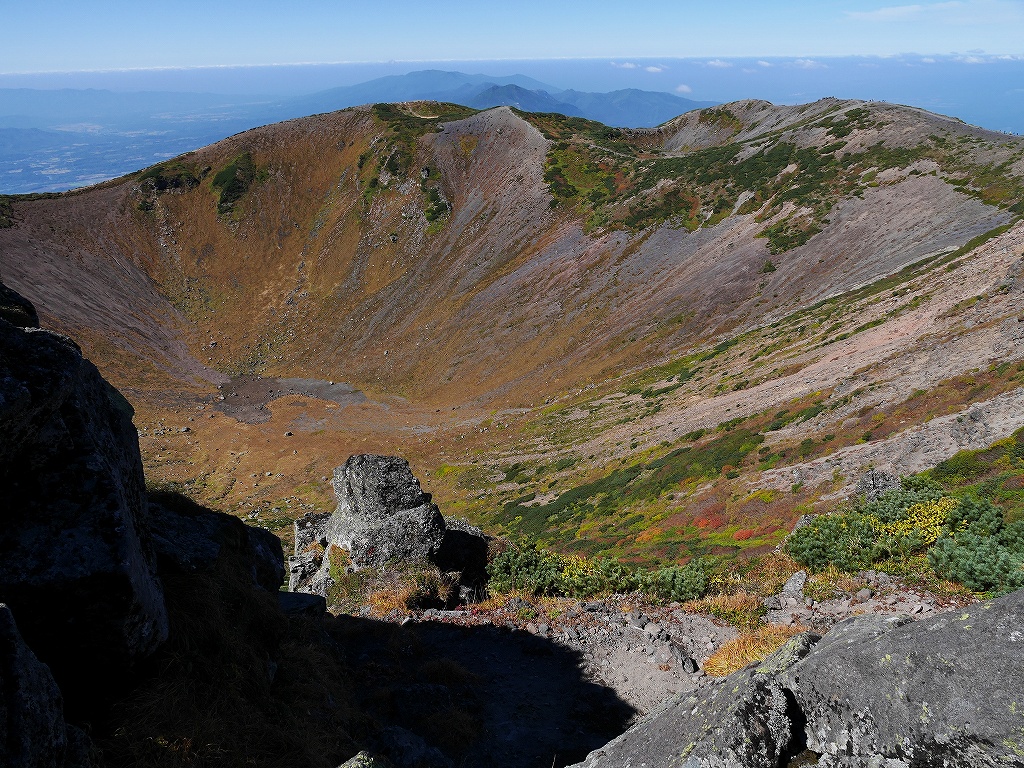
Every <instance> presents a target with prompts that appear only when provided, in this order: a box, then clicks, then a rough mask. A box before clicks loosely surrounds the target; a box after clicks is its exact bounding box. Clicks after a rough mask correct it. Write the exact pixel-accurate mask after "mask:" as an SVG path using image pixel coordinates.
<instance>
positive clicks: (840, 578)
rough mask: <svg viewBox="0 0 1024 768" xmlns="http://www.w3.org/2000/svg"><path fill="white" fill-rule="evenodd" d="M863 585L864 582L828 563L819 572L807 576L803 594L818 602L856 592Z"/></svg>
mask: <svg viewBox="0 0 1024 768" xmlns="http://www.w3.org/2000/svg"><path fill="white" fill-rule="evenodd" d="M863 586H864V584H863V583H862V582H861V581H859V580H858V579H857V578H856V577H854V576H851V575H850V574H848V573H843V572H842V571H840V570H839V569H837V568H836V567H835V566H834V565H830V566H829V567H828V568H826V569H825V570H823V571H821V572H820V573H813V574H811V575H810V576H809V577H808V578H807V583H806V584H804V594H805V595H806V596H807V597H810V598H813V599H814V600H816V601H818V602H819V603H820V602H824V601H825V600H832V599H833V598H836V597H841V596H842V595H844V594H847V593H853V592H856V591H857V590H859V589H860V588H861V587H863Z"/></svg>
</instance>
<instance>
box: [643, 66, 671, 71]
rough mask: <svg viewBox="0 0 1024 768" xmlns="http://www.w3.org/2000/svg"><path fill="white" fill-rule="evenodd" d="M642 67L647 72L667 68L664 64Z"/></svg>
mask: <svg viewBox="0 0 1024 768" xmlns="http://www.w3.org/2000/svg"><path fill="white" fill-rule="evenodd" d="M644 69H646V70H647V71H648V72H664V71H665V70H666V69H668V67H665V66H662V65H658V66H650V67H644Z"/></svg>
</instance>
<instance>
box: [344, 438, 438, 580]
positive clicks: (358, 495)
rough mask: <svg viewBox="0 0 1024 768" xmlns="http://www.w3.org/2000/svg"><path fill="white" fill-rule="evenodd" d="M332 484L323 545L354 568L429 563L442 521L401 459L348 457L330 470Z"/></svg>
mask: <svg viewBox="0 0 1024 768" xmlns="http://www.w3.org/2000/svg"><path fill="white" fill-rule="evenodd" d="M333 485H334V494H335V496H336V497H337V499H338V507H337V509H336V510H335V512H334V515H333V516H332V517H331V521H330V526H329V530H328V541H329V542H331V543H333V544H337V545H338V546H340V547H342V548H343V549H345V550H347V551H348V553H349V557H350V558H351V559H352V564H353V565H354V566H355V567H356V568H365V567H367V566H377V567H379V566H382V565H385V564H387V563H389V562H394V561H401V560H433V559H434V557H435V555H436V554H437V552H438V550H439V549H440V548H441V542H442V541H443V540H444V534H445V522H444V518H442V517H441V512H440V510H439V509H438V508H437V505H436V504H434V503H433V502H431V500H430V495H429V494H426V493H424V492H423V490H422V489H421V488H420V483H419V481H418V480H417V479H416V478H415V477H414V476H413V474H412V470H411V469H410V468H409V462H407V461H406V460H405V459H401V458H398V457H397V456H371V455H359V456H352V457H351V458H349V460H348V461H346V462H345V463H344V464H343V465H342V466H340V467H338V468H337V469H335V470H334V480H333Z"/></svg>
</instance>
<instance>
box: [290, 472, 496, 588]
mask: <svg viewBox="0 0 1024 768" xmlns="http://www.w3.org/2000/svg"><path fill="white" fill-rule="evenodd" d="M333 485H334V494H335V497H336V498H337V499H338V506H337V509H335V511H334V513H333V514H330V515H328V514H325V513H321V514H308V515H306V516H305V517H303V518H301V519H300V520H298V521H296V523H295V555H294V556H293V557H291V558H289V572H290V579H289V589H291V590H292V591H295V592H309V593H312V594H320V595H325V596H326V594H327V590H328V589H329V588H330V586H331V584H332V583H333V582H332V580H331V576H330V566H331V561H330V550H331V547H332V546H334V547H339V548H341V549H343V550H345V552H347V553H348V557H349V561H350V565H351V567H352V568H353V569H356V570H358V569H361V568H381V567H384V566H387V565H389V564H393V563H396V562H423V563H430V564H432V565H435V566H436V567H438V568H439V569H440V570H442V571H444V572H458V573H460V574H461V581H462V583H464V584H466V585H471V584H475V583H480V582H482V581H483V579H484V578H485V568H486V565H487V538H486V537H485V536H484V534H483V532H482V531H480V530H479V529H478V528H474V527H473V526H471V525H469V524H468V523H466V522H465V521H451V522H446V521H445V519H444V518H443V517H442V516H441V511H440V510H439V509H438V507H437V505H436V504H434V503H433V502H432V501H431V499H430V494H429V493H424V492H423V489H422V488H421V487H420V483H419V480H417V479H416V477H415V476H414V475H413V473H412V470H411V469H410V468H409V462H407V461H406V460H405V459H401V458H398V457H397V456H373V455H368V454H362V455H358V456H352V457H350V458H349V460H348V461H346V462H345V463H344V464H343V465H342V466H340V467H338V468H337V469H335V470H334V480H333Z"/></svg>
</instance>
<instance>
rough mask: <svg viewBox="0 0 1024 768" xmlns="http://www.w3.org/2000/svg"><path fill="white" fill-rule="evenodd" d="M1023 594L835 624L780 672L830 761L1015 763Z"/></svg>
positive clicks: (1022, 758) (1021, 754)
mask: <svg viewBox="0 0 1024 768" xmlns="http://www.w3.org/2000/svg"><path fill="white" fill-rule="evenodd" d="M1021 681H1024V590H1022V591H1017V592H1014V593H1011V594H1009V595H1006V596H1004V597H1001V598H999V599H997V600H992V601H989V602H984V603H978V604H976V605H973V606H971V607H970V608H968V609H964V610H962V611H953V612H951V613H944V614H941V615H939V616H936V617H933V618H930V619H924V620H921V621H918V622H908V621H907V620H906V619H902V620H895V621H893V620H889V619H881V618H879V617H873V616H865V617H858V618H854V619H848V620H846V621H843V622H840V623H839V624H837V625H836V626H835V627H834V628H833V629H832V631H830V632H829V633H828V634H827V635H825V638H824V639H823V640H822V642H821V643H820V644H819V645H818V647H816V648H815V649H814V652H813V653H812V654H811V655H809V656H808V657H807V658H806V659H804V660H802V661H801V662H800V663H798V664H795V665H793V666H792V667H791V668H790V669H788V670H787V671H786V672H785V674H783V675H782V676H781V677H780V682H781V683H782V685H784V686H785V687H786V688H787V689H789V690H790V691H792V693H793V696H794V697H795V699H796V701H797V703H798V704H799V706H800V709H801V710H802V711H803V713H804V715H805V717H806V718H807V745H808V747H809V748H811V749H812V750H814V751H816V752H819V753H823V754H825V755H828V756H830V757H831V760H832V762H830V763H829V764H831V765H844V766H861V765H868V763H869V761H870V760H872V759H874V758H876V757H882V758H886V759H888V760H890V761H897V762H893V763H892V764H893V765H900V766H904V765H905V766H918V765H922V766H923V765H927V766H935V767H936V768H938V767H940V766H941V767H943V768H953V767H954V766H956V767H958V768H959V767H962V768H967V767H968V766H995V765H1004V766H1005V765H1016V766H1024V700H1022V697H1021V694H1022V687H1021Z"/></svg>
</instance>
